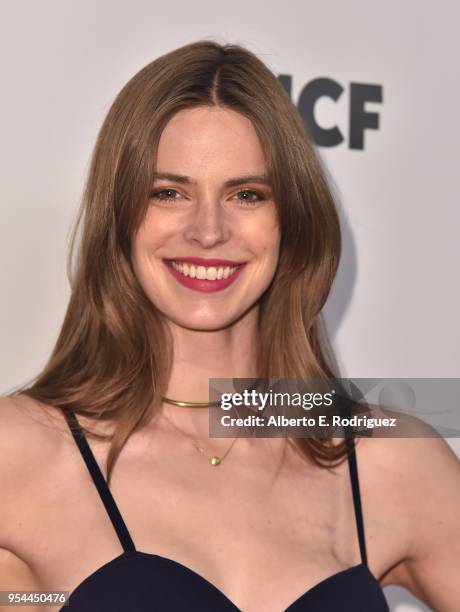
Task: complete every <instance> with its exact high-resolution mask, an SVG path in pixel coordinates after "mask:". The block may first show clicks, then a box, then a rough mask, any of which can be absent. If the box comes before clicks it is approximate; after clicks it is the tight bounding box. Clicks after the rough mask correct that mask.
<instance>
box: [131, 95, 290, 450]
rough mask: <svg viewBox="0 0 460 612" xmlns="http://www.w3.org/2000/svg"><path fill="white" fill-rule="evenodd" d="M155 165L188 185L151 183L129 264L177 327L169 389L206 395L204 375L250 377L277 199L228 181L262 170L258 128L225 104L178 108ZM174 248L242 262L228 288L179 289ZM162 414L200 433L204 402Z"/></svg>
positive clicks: (270, 267)
mask: <svg viewBox="0 0 460 612" xmlns="http://www.w3.org/2000/svg"><path fill="white" fill-rule="evenodd" d="M156 173H158V174H164V173H169V174H178V175H185V176H187V177H189V178H190V179H191V181H193V183H192V184H182V183H178V182H176V181H172V180H165V179H161V180H155V181H154V183H153V184H152V193H153V194H155V193H158V192H160V196H157V197H153V198H151V203H150V208H149V211H148V213H147V216H146V219H145V221H144V223H143V224H142V226H141V227H140V229H139V231H138V232H137V234H136V236H135V238H134V240H133V248H132V262H133V266H134V270H135V273H136V276H137V278H138V279H139V281H140V284H141V285H142V287H143V289H144V291H145V293H146V294H147V296H148V297H149V298H150V300H151V301H152V303H153V304H154V305H155V306H156V307H157V309H158V310H159V311H160V312H161V313H162V315H163V316H164V317H165V319H166V321H167V322H168V324H169V326H170V328H171V331H172V333H173V338H174V354H175V359H174V365H173V370H172V373H171V378H170V381H169V387H168V393H167V396H168V397H172V398H173V399H185V400H186V401H191V402H200V401H202V402H203V401H204V402H206V401H208V393H209V391H208V378H231V377H235V378H237V377H251V376H253V375H255V370H254V363H255V359H254V354H253V353H254V347H255V345H256V339H257V336H256V334H257V320H258V309H259V305H258V300H259V298H260V297H261V295H262V294H263V292H264V291H265V290H266V289H267V287H268V286H269V284H270V282H271V281H272V279H273V276H274V273H275V270H276V266H277V263H278V256H279V245H280V228H279V224H278V219H277V213H276V207H275V202H274V200H273V195H272V192H271V188H270V186H269V185H267V184H264V183H260V182H254V181H251V182H242V183H241V184H240V185H238V186H233V187H226V186H225V183H226V181H228V180H230V179H233V178H236V177H244V176H251V177H257V176H266V175H267V170H266V163H265V159H264V155H263V152H262V149H261V146H260V144H259V141H258V138H257V134H256V131H255V129H254V127H253V126H252V124H251V122H250V121H249V120H248V119H246V118H245V117H243V116H242V115H240V114H239V113H236V112H234V111H232V110H229V109H224V108H218V107H198V108H195V109H187V110H183V111H181V112H179V113H177V114H176V115H175V116H174V117H173V118H172V119H171V121H170V122H169V123H168V124H167V126H166V128H165V129H164V131H163V133H162V135H161V138H160V142H159V147H158V154H157V160H156ZM162 190H163V193H162V194H161V191H162ZM164 190H173V191H168V192H167V193H166V192H164ZM180 256H182V257H186V256H198V257H203V258H205V259H211V258H219V259H228V260H231V261H237V262H247V263H246V266H245V268H244V269H243V271H242V273H241V274H240V276H239V278H238V279H237V280H236V282H234V283H232V284H231V285H230V286H229V287H227V288H226V289H225V290H223V291H217V292H212V293H204V292H200V291H194V290H193V289H189V288H187V287H184V286H183V285H181V284H180V283H179V282H177V280H176V279H175V278H173V276H172V275H171V274H170V273H169V272H168V270H167V269H165V266H164V263H163V261H162V260H163V258H169V259H172V258H174V257H180ZM204 372H205V373H206V374H205V375H203V373H204ZM164 412H165V414H167V415H168V417H169V418H170V419H171V420H173V421H175V422H176V424H177V425H180V427H181V429H183V430H184V431H186V432H188V433H192V434H194V435H199V436H201V437H202V436H204V435H206V434H205V432H206V430H207V420H208V416H207V410H206V409H204V410H202V411H198V412H197V411H177V410H174V407H171V406H168V405H164ZM219 442H220V444H219ZM211 446H214V450H217V449H218V448H225V447H226V446H228V441H227V440H223V441H222V440H216V441H213V444H211Z"/></svg>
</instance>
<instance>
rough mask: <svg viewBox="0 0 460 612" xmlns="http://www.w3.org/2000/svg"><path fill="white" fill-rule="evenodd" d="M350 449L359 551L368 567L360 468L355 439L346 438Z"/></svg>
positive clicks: (349, 463)
mask: <svg viewBox="0 0 460 612" xmlns="http://www.w3.org/2000/svg"><path fill="white" fill-rule="evenodd" d="M346 442H347V447H348V467H349V468H350V479H351V490H352V493H353V505H354V508H355V518H356V528H357V530H358V540H359V550H360V553H361V561H362V563H364V565H367V553H366V541H365V538H364V523H363V512H362V507H361V496H360V493H359V480H358V466H357V462H356V453H355V441H354V438H353V437H351V438H349V437H347V438H346Z"/></svg>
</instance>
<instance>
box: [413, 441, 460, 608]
mask: <svg viewBox="0 0 460 612" xmlns="http://www.w3.org/2000/svg"><path fill="white" fill-rule="evenodd" d="M407 442H408V444H407V446H406V448H407V451H408V452H407V456H405V457H401V460H402V461H406V460H407V468H408V470H410V472H409V481H408V486H410V488H411V491H412V494H413V495H412V496H411V497H412V499H413V501H414V504H413V506H411V513H412V518H413V520H412V522H411V525H412V528H413V529H412V533H411V534H410V535H411V542H412V544H411V550H410V553H409V555H408V558H407V559H406V562H405V563H404V573H403V575H402V579H401V582H402V583H403V585H404V586H405V587H406V588H408V590H409V591H411V592H412V593H413V594H414V595H415V596H416V597H418V598H419V599H421V600H422V601H423V602H424V603H426V604H427V605H428V606H430V607H431V608H432V609H433V610H436V612H458V610H460V518H459V514H460V461H459V459H458V458H457V457H456V456H455V454H454V453H453V451H452V450H451V448H450V447H449V445H448V444H447V443H446V442H445V441H444V440H443V439H442V438H424V439H413V440H410V441H409V440H408V441H407Z"/></svg>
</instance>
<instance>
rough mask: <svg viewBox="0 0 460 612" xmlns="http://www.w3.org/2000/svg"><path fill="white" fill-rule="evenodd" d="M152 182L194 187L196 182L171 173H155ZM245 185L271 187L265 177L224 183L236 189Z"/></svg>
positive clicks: (248, 176)
mask: <svg viewBox="0 0 460 612" xmlns="http://www.w3.org/2000/svg"><path fill="white" fill-rule="evenodd" d="M153 180H165V181H173V182H174V183H180V184H182V185H196V181H193V180H192V179H191V178H190V177H189V176H184V175H182V174H172V173H171V172H155V173H154V174H153ZM246 183H259V184H261V185H271V181H270V179H269V178H268V176H266V175H259V176H257V175H246V176H237V177H235V178H231V179H228V180H227V181H225V183H224V185H225V187H237V186H238V185H245V184H246Z"/></svg>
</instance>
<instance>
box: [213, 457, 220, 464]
mask: <svg viewBox="0 0 460 612" xmlns="http://www.w3.org/2000/svg"><path fill="white" fill-rule="evenodd" d="M220 462H221V459H220V457H217V456H214V457H211V465H219V463H220Z"/></svg>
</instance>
